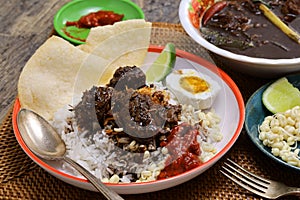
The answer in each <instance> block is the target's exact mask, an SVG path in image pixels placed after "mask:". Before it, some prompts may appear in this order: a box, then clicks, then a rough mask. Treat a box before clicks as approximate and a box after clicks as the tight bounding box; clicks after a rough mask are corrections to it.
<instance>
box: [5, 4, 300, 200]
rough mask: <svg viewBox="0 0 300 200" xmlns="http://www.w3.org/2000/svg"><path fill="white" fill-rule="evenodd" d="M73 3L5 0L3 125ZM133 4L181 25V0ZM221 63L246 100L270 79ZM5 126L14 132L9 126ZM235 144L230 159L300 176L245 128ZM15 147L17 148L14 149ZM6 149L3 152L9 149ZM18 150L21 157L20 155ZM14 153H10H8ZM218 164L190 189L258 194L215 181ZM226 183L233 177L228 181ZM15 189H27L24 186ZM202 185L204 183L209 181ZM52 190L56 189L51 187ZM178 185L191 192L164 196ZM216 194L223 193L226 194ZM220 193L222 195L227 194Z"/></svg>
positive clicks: (148, 16)
mask: <svg viewBox="0 0 300 200" xmlns="http://www.w3.org/2000/svg"><path fill="white" fill-rule="evenodd" d="M2 1H4V0H2ZM69 1H70V0H6V1H5V3H2V5H1V7H0V22H1V26H0V54H1V56H0V81H1V85H0V125H1V124H2V122H3V124H4V125H5V123H4V121H3V119H4V118H5V115H6V113H7V112H8V110H9V108H11V106H12V104H13V103H14V100H15V98H16V96H17V83H18V78H19V75H20V72H21V71H22V68H23V67H24V65H25V64H26V62H27V60H28V59H29V58H30V57H31V55H32V54H33V53H34V52H35V50H36V49H37V48H38V47H39V46H40V45H41V44H42V43H43V42H44V41H45V40H46V39H47V38H48V37H49V36H50V35H51V34H52V33H53V23H52V20H53V17H54V15H55V13H56V12H57V11H58V10H59V8H60V7H61V6H62V5H64V4H65V3H67V2H69ZM133 2H135V3H136V4H138V5H139V6H140V7H141V8H142V9H143V11H144V13H145V18H146V20H147V21H150V22H167V23H172V24H175V25H176V24H179V23H180V22H179V17H178V7H179V4H180V0H133ZM197 48H198V46H197ZM216 63H217V62H216ZM217 65H218V63H217ZM218 66H220V67H222V69H223V70H224V71H225V72H226V73H227V74H229V76H230V77H232V78H233V80H234V82H235V83H236V84H237V86H238V87H239V88H240V91H241V93H242V95H243V98H244V100H245V102H246V101H247V99H248V98H249V97H250V95H251V94H252V93H253V92H254V91H255V90H256V89H257V88H259V87H260V86H261V85H263V84H264V83H266V82H268V81H269V80H262V79H257V78H254V77H250V76H246V75H242V74H239V73H237V72H233V71H231V70H230V69H229V68H227V67H224V66H223V65H222V64H221V65H218ZM5 129H7V130H8V132H10V130H9V129H8V128H5ZM10 133H11V132H10ZM2 136H3V135H2ZM13 139H14V142H15V143H14V145H16V146H18V145H17V143H16V141H15V138H13ZM3 140H4V139H3ZM9 141H10V140H9ZM0 142H1V140H0ZM7 143H8V142H6V141H5V140H4V144H5V145H7ZM235 145H237V146H235V147H236V148H233V150H232V151H231V152H229V154H228V156H229V157H231V158H235V157H236V156H237V157H238V159H239V160H240V161H244V162H247V163H248V166H252V165H251V163H252V164H253V167H252V168H254V166H255V169H257V170H261V174H262V173H264V174H269V175H270V176H271V175H272V176H273V177H276V176H277V180H281V181H284V180H286V177H289V178H290V179H291V178H295V179H297V176H296V175H293V174H296V173H290V172H288V171H286V170H283V169H282V170H280V169H279V171H278V172H280V173H277V172H276V170H277V169H278V166H277V165H276V163H273V161H270V162H269V160H265V159H262V156H263V155H262V153H261V152H259V151H258V149H256V148H255V147H254V145H253V144H252V143H250V141H249V138H247V135H246V131H245V130H244V129H243V131H242V134H241V136H240V138H239V141H238V142H237V144H235ZM2 146H3V145H2ZM11 149H16V148H15V147H12V148H11ZM2 152H4V150H3V151H2ZM249 152H250V153H249ZM0 153H1V152H0ZM4 153H6V152H4ZM17 154H18V155H19V153H17ZM5 155H6V154H5ZM10 155H11V154H9V155H7V156H10ZM13 159H14V158H13ZM11 163H13V162H11ZM265 163H268V164H265ZM9 164H10V163H8V164H6V165H9ZM271 164H272V165H271ZM22 165H23V164H22ZM1 167H2V168H5V167H6V166H0V172H1ZM25 167H26V166H25ZM219 168H220V166H216V167H215V168H214V169H211V170H210V173H206V174H205V175H206V176H203V177H199V178H198V179H193V180H192V181H190V182H189V183H185V184H187V186H188V187H189V186H192V185H193V186H195V187H196V186H197V184H198V185H200V183H202V182H204V183H205V184H206V183H208V184H207V185H209V183H211V180H213V181H215V182H213V183H214V184H215V185H216V184H219V186H221V187H223V185H220V183H222V184H223V183H224V185H225V186H224V188H223V189H222V188H221V187H219V188H221V189H222V191H223V190H225V189H230V191H231V190H232V191H233V193H236V194H238V195H240V196H243V197H245V198H246V197H247V198H248V196H249V195H250V196H252V197H253V195H251V194H249V193H246V192H245V191H241V190H239V189H240V188H239V187H237V186H236V185H234V184H233V183H230V185H228V183H227V182H225V181H223V182H219V180H215V177H217V176H219V174H218V173H219V171H218V169H219ZM7 171H8V172H7V173H8V174H9V175H11V174H10V171H17V170H16V169H7ZM31 171H33V172H32V173H37V172H39V173H38V174H37V175H41V174H42V175H43V176H44V175H45V176H47V175H48V174H46V173H44V172H41V171H38V169H31ZM266 172H268V173H266ZM14 173H15V172H14ZM28 175H35V174H31V173H28V174H27V176H25V177H24V178H26V177H28ZM297 175H298V174H297ZM0 177H1V174H0ZM13 177H14V176H13ZM26 180H27V179H24V180H22V179H12V180H11V183H7V188H5V187H3V188H5V189H3V190H0V199H2V196H1V191H2V192H3V191H6V190H7V191H6V192H7V193H12V192H11V191H10V190H9V187H10V184H15V182H18V183H21V184H23V182H21V181H24V182H26ZM49 180H50V181H53V182H54V181H56V179H55V180H54V179H51V177H48V181H49ZM205 181H206V182H205ZM226 181H229V180H227V179H226ZM196 183H197V184H196ZM299 183H300V182H299V179H297V180H294V184H298V185H299ZM26 184H27V182H26ZM28 184H29V185H30V184H32V182H29V183H28ZM16 187H18V188H22V187H21V186H20V185H18V186H16ZM66 187H68V186H66ZM203 187H205V185H204V186H203ZM49 188H50V189H51V187H49ZM178 188H179V189H181V190H180V192H181V193H182V195H185V191H186V190H185V187H183V184H182V185H181V186H179V187H177V188H175V189H173V188H171V189H170V190H167V191H165V192H163V193H162V197H165V198H164V199H166V197H167V196H169V195H168V192H174V191H175V190H176V189H178ZM33 189H35V188H33ZM72 190H73V188H72ZM198 190H200V189H197V188H195V193H194V195H195V196H194V197H193V199H198V198H197V197H196V196H199V194H198V193H197V191H198ZM222 191H221V192H222ZM16 192H17V193H18V194H16V196H18V197H19V196H22V193H21V192H20V194H19V191H16ZM51 192H52V191H51ZM34 193H39V191H34ZM215 193H216V192H215ZM212 194H214V191H207V195H209V198H211V195H212ZM216 194H217V195H219V194H220V195H224V194H223V193H216ZM151 195H154V194H149V195H148V196H147V197H148V198H146V199H151ZM22 197H23V196H22ZM127 197H128V198H130V199H136V198H135V197H137V199H140V197H142V195H140V196H138V195H132V196H127ZM181 197H183V196H178V197H176V199H183V198H181ZM218 197H219V198H221V197H223V196H218ZM230 197H232V196H229V197H228V198H229V199H230ZM224 198H226V197H224ZM4 199H7V198H4ZM8 199H9V198H8ZM18 199H19V198H18ZM168 199H169V198H168ZM243 199H244V198H243ZM249 199H256V197H255V196H254V198H249Z"/></svg>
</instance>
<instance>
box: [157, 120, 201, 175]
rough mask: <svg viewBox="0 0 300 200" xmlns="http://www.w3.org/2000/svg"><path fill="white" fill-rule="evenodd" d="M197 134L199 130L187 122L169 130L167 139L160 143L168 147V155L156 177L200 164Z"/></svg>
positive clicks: (172, 173)
mask: <svg viewBox="0 0 300 200" xmlns="http://www.w3.org/2000/svg"><path fill="white" fill-rule="evenodd" d="M198 135H199V131H198V130H197V129H196V128H195V127H194V126H191V125H189V124H187V123H183V124H180V125H178V126H176V127H174V128H173V129H172V130H171V133H170V135H169V136H168V138H167V141H164V142H162V143H161V144H160V146H162V147H163V146H165V147H166V148H168V151H169V154H170V156H169V157H168V158H167V161H166V167H165V168H164V169H163V170H162V171H161V173H160V174H159V176H158V179H164V178H168V177H172V176H176V175H178V174H181V173H183V172H185V171H188V170H191V169H193V168H195V167H198V166H200V165H201V164H202V162H201V160H200V158H199V155H200V154H201V150H200V144H199V143H198V141H197V136H198Z"/></svg>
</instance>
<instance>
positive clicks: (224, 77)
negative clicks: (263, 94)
mask: <svg viewBox="0 0 300 200" xmlns="http://www.w3.org/2000/svg"><path fill="white" fill-rule="evenodd" d="M163 49H164V47H163V46H154V45H150V46H149V48H148V52H153V53H160V52H161V51H162V50H163ZM176 56H178V57H180V58H184V59H186V60H190V61H193V62H195V63H197V64H200V65H202V66H203V67H205V68H207V69H209V70H210V71H212V72H213V73H215V74H217V75H219V76H220V77H221V79H222V80H223V81H224V82H225V83H226V84H227V86H229V87H230V89H231V90H232V92H233V94H234V96H235V98H236V100H237V103H238V108H239V111H240V113H239V114H240V116H239V123H238V126H237V128H236V130H235V133H234V134H233V136H232V138H231V139H230V141H229V142H228V143H227V144H226V145H225V147H224V148H222V149H221V150H220V151H219V152H218V153H217V154H216V155H214V157H212V158H211V159H210V160H208V161H207V162H205V163H203V164H202V165H200V166H198V167H196V168H194V169H191V170H189V171H186V172H184V173H182V174H179V175H176V176H173V177H170V178H166V179H161V180H155V181H149V182H142V183H128V184H126V183H124V184H118V183H117V184H113V183H106V184H107V185H108V186H125V187H126V186H132V185H151V184H156V183H158V182H164V181H169V180H172V179H177V178H178V177H181V176H184V175H185V174H190V173H193V172H195V171H197V170H198V169H199V168H207V167H206V166H207V165H209V164H210V163H214V162H216V159H218V158H219V157H220V156H223V155H224V154H225V153H226V152H227V151H228V150H229V149H230V148H231V147H232V146H233V144H234V143H235V141H236V140H237V138H238V137H239V135H240V132H241V130H242V128H243V124H244V120H245V106H244V100H243V97H242V94H241V93H240V90H239V88H238V87H237V85H236V84H235V83H234V81H233V80H232V79H231V78H230V77H229V76H228V75H227V74H226V73H225V72H224V71H223V70H221V69H219V68H218V67H216V66H215V65H214V64H212V63H210V62H209V61H207V60H205V59H203V58H200V57H198V56H196V55H194V54H191V53H188V52H185V51H182V50H179V49H176ZM20 108H21V105H20V102H19V99H18V98H17V99H16V101H15V103H14V107H13V115H12V124H13V130H14V134H15V136H16V138H17V141H18V143H19V144H20V146H21V147H22V149H23V150H24V152H25V153H26V154H27V155H28V156H29V157H30V158H31V159H32V160H34V161H35V162H36V163H38V164H39V165H40V166H43V167H44V168H46V169H48V170H49V171H51V172H53V173H55V174H58V175H60V176H63V177H65V178H69V179H72V180H75V181H80V182H86V183H87V182H88V180H86V179H84V178H79V177H76V176H73V175H70V174H67V173H65V172H62V171H59V170H57V169H55V168H54V167H52V166H50V165H48V164H47V163H45V162H44V161H43V160H41V159H40V158H39V157H37V156H36V155H35V154H34V153H32V152H31V151H30V149H29V148H28V147H27V146H26V144H25V143H24V141H23V139H22V137H21V135H20V132H19V129H18V127H17V115H18V112H19V110H20Z"/></svg>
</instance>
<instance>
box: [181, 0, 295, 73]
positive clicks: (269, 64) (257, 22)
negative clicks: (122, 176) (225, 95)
mask: <svg viewBox="0 0 300 200" xmlns="http://www.w3.org/2000/svg"><path fill="white" fill-rule="evenodd" d="M259 4H260V2H257V3H253V1H246V0H232V1H226V2H225V1H216V0H215V1H214V0H201V1H200V0H182V1H181V3H180V7H179V18H180V22H181V24H182V26H183V28H184V29H185V31H186V32H187V33H188V34H189V35H190V36H191V37H192V38H193V39H194V40H195V41H196V42H197V43H199V44H200V45H201V46H203V47H204V48H206V49H207V50H208V51H209V52H211V53H212V55H213V58H215V59H217V60H218V61H221V63H222V64H223V65H224V66H225V67H230V68H232V69H233V70H236V71H239V72H243V73H246V74H250V75H253V76H256V77H262V78H275V77H278V76H282V75H286V74H290V73H294V72H299V71H300V41H299V40H298V41H297V40H296V39H291V38H290V37H289V36H288V35H287V34H286V33H284V32H283V31H282V30H281V29H280V28H278V27H277V26H275V25H274V23H273V22H271V21H270V20H269V19H268V18H266V17H265V15H264V14H263V11H262V10H261V9H259ZM201 5H202V6H201ZM203 5H206V7H205V6H203ZM268 6H269V10H271V11H272V12H273V13H274V14H275V15H276V16H278V17H279V18H280V19H281V21H282V22H283V23H285V24H286V25H287V26H288V27H290V28H291V30H292V31H293V32H294V33H296V34H298V35H299V33H300V1H299V0H279V1H278V0H276V1H275V0H274V1H268ZM195 8H196V9H195ZM205 10H206V11H205Z"/></svg>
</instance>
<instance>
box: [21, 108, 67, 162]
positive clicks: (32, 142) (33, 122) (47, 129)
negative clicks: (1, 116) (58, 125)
mask: <svg viewBox="0 0 300 200" xmlns="http://www.w3.org/2000/svg"><path fill="white" fill-rule="evenodd" d="M17 124H18V128H19V130H20V132H21V135H22V138H23V140H24V142H25V143H26V145H27V146H28V147H29V148H30V150H31V151H32V152H33V153H34V154H36V155H37V156H39V157H41V158H44V159H48V160H55V159H63V156H64V155H65V153H66V145H65V143H64V141H63V140H62V139H61V137H60V136H59V135H58V134H57V132H56V130H55V129H54V128H53V127H52V126H50V125H49V123H48V122H47V121H46V120H44V119H43V118H42V117H41V116H40V115H37V114H36V113H34V112H32V111H30V110H26V109H21V110H20V112H19V114H18V117H17Z"/></svg>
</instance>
